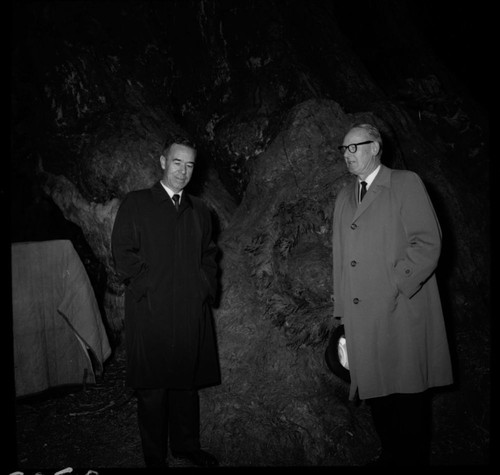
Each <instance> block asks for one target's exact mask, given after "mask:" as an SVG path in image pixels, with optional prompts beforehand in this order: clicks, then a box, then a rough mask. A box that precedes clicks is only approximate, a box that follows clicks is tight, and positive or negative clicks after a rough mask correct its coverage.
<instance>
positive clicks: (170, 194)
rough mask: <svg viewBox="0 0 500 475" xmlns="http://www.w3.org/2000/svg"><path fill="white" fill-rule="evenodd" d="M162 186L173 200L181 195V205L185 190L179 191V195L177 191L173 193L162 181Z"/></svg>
mask: <svg viewBox="0 0 500 475" xmlns="http://www.w3.org/2000/svg"><path fill="white" fill-rule="evenodd" d="M160 183H161V186H163V188H164V190H165V191H166V192H167V193H168V196H170V198H172V197H173V196H174V195H179V203H180V202H181V200H182V192H183V191H184V190H181V191H179V193H176V192H175V191H172V190H171V189H170V188H169V187H168V186H167V185H164V184H163V182H162V181H161V180H160Z"/></svg>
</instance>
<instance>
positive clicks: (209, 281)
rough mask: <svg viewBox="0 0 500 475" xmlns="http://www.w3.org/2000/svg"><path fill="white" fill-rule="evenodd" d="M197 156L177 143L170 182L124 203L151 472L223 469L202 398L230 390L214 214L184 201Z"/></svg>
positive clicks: (119, 225) (131, 349)
mask: <svg viewBox="0 0 500 475" xmlns="http://www.w3.org/2000/svg"><path fill="white" fill-rule="evenodd" d="M195 160H196V150H195V148H194V147H193V146H192V145H190V144H188V143H187V142H185V141H182V140H180V139H176V140H175V142H173V143H168V144H167V145H166V146H165V147H164V149H163V151H162V155H161V157H160V164H161V168H162V169H163V178H162V179H161V180H160V181H159V182H157V183H156V184H155V185H154V186H153V187H152V188H150V189H144V190H138V191H132V192H130V193H129V194H127V196H126V197H125V198H124V200H123V202H122V203H121V206H120V208H119V210H118V213H117V215H116V219H115V223H114V227H113V232H112V238H111V242H112V250H113V257H114V261H115V268H116V272H117V274H118V276H119V278H120V279H121V281H122V282H124V283H125V284H126V290H125V337H126V350H127V384H128V385H129V386H131V387H133V388H135V390H136V395H137V403H138V425H139V431H140V434H141V440H142V448H143V453H144V460H145V463H146V466H151V467H164V466H166V465H167V453H168V449H167V446H168V445H169V446H170V452H171V454H172V456H173V457H174V458H183V459H187V460H190V461H191V462H192V463H194V464H196V465H199V466H214V465H217V464H218V462H217V459H216V458H215V457H214V456H213V455H211V454H210V453H208V452H206V451H204V450H201V445H200V435H199V425H200V424H199V395H198V389H200V388H202V387H206V386H211V385H215V384H220V369H219V362H218V356H217V348H216V339H215V332H214V328H213V323H212V315H211V308H210V304H211V303H212V302H213V300H214V299H215V295H216V290H217V281H216V274H217V264H216V254H217V247H216V245H215V244H214V242H213V240H212V223H211V214H210V210H209V209H208V208H207V206H206V205H205V204H204V203H203V202H202V201H201V200H200V199H198V198H196V197H194V196H190V195H188V194H187V192H186V191H184V188H185V186H186V185H187V184H188V183H189V181H190V179H191V176H192V174H193V170H194V166H195Z"/></svg>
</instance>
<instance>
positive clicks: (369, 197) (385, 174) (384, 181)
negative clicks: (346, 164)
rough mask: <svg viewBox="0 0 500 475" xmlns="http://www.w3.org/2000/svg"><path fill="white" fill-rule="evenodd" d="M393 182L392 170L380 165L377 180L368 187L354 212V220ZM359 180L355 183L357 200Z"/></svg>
mask: <svg viewBox="0 0 500 475" xmlns="http://www.w3.org/2000/svg"><path fill="white" fill-rule="evenodd" d="M390 184H391V170H390V169H389V168H387V167H386V166H384V165H381V166H380V171H379V172H378V174H377V176H376V177H375V180H373V183H372V184H371V186H370V188H368V190H367V192H366V195H365V197H364V198H363V201H362V202H361V203H359V205H358V206H357V208H356V211H355V213H354V218H353V222H354V221H356V220H357V219H358V218H359V217H360V216H361V215H362V214H363V213H364V212H365V211H366V210H367V209H368V208H369V207H370V205H371V204H372V203H373V202H374V201H375V200H376V199H377V196H378V194H379V193H380V192H381V191H382V190H383V189H384V188H388V187H389V186H390ZM357 186H358V183H357V180H356V181H355V183H354V187H355V190H354V195H355V200H356V201H357Z"/></svg>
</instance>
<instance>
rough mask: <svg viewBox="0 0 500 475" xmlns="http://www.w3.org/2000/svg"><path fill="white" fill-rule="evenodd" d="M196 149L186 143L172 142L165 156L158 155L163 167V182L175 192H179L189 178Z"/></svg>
mask: <svg viewBox="0 0 500 475" xmlns="http://www.w3.org/2000/svg"><path fill="white" fill-rule="evenodd" d="M195 160H196V151H195V150H194V149H192V148H191V147H187V146H186V145H179V144H173V145H172V146H171V147H170V150H169V151H168V154H167V156H166V157H165V156H163V155H162V156H161V157H160V164H161V168H162V169H163V183H164V184H165V185H166V186H168V187H169V188H170V189H171V190H172V191H174V192H175V193H179V191H181V190H182V189H183V188H184V187H185V186H186V185H187V184H188V183H189V180H191V175H192V174H193V169H194V164H195Z"/></svg>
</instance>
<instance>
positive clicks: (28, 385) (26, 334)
mask: <svg viewBox="0 0 500 475" xmlns="http://www.w3.org/2000/svg"><path fill="white" fill-rule="evenodd" d="M11 248H12V308H13V333H14V366H15V385H16V396H25V395H29V394H33V393H37V392H40V391H43V390H45V389H48V388H50V387H55V386H61V385H68V384H82V383H95V376H96V375H99V374H100V372H101V371H102V367H103V363H104V361H105V360H106V359H107V358H108V357H109V356H110V354H111V348H110V345H109V341H108V337H107V335H106V331H105V328H104V325H103V322H102V319H101V314H100V311H99V307H98V305H97V301H96V298H95V294H94V291H93V288H92V286H91V283H90V280H89V277H88V275H87V272H86V270H85V267H84V266H83V264H82V262H81V260H80V257H79V256H78V254H77V252H76V251H75V249H74V247H73V245H72V243H71V241H68V240H54V241H43V242H23V243H14V244H12V246H11Z"/></svg>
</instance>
